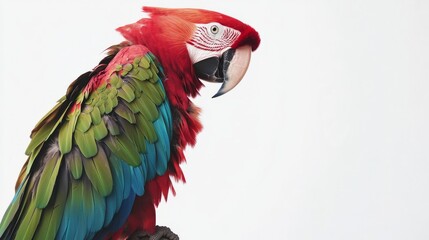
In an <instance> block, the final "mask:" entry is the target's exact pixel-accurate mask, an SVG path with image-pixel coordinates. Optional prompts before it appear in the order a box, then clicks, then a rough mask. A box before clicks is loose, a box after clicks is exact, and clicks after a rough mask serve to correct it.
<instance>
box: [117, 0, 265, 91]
mask: <svg viewBox="0 0 429 240" xmlns="http://www.w3.org/2000/svg"><path fill="white" fill-rule="evenodd" d="M143 11H145V12H146V13H148V14H149V18H144V19H141V20H139V21H138V22H136V23H133V24H129V25H126V26H123V27H120V28H118V31H119V32H121V33H122V35H123V36H124V37H125V38H126V39H128V40H129V41H131V42H133V43H137V44H143V45H145V46H147V47H148V48H149V50H150V51H152V52H153V53H154V54H155V56H157V57H158V59H159V60H160V62H161V64H162V66H163V67H164V70H165V71H166V73H167V76H168V77H169V78H170V76H169V75H170V74H176V75H177V74H179V76H178V78H180V81H181V82H182V84H183V87H184V90H185V92H186V93H187V94H189V95H192V96H195V95H196V94H197V93H198V89H199V88H200V87H201V86H202V83H201V81H199V79H202V80H205V81H209V82H218V83H222V86H221V88H220V89H219V91H218V92H217V93H216V94H215V95H214V96H213V97H217V96H220V95H222V94H225V93H226V92H228V91H230V90H231V89H232V88H234V87H235V86H236V85H237V84H238V83H239V82H240V81H241V79H242V78H243V76H244V74H245V73H246V70H247V67H248V66H249V62H250V56H251V52H252V51H254V50H256V49H257V48H258V46H259V43H260V38H259V34H258V33H257V32H256V31H255V30H254V29H253V28H252V27H250V26H249V25H247V24H244V23H242V22H240V21H239V20H237V19H234V18H232V17H229V16H226V15H224V14H221V13H217V12H213V11H208V10H201V9H170V8H155V7H143Z"/></svg>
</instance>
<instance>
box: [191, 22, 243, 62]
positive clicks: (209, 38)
mask: <svg viewBox="0 0 429 240" xmlns="http://www.w3.org/2000/svg"><path fill="white" fill-rule="evenodd" d="M196 26H197V28H196V30H195V33H194V35H193V36H192V38H191V39H190V40H189V41H188V42H187V43H186V47H187V49H188V53H189V56H190V57H191V60H192V63H196V62H198V61H200V60H203V59H206V58H208V57H219V56H221V55H222V53H223V52H224V51H226V50H228V49H230V48H231V46H232V44H233V43H234V42H235V40H237V39H238V37H239V36H240V32H239V31H237V30H235V29H232V28H229V27H225V26H223V25H221V24H220V23H216V22H214V23H207V24H196Z"/></svg>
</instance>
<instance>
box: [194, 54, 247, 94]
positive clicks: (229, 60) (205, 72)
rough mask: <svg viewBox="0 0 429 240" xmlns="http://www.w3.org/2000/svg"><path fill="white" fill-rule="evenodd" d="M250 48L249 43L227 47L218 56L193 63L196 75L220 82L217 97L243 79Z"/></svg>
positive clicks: (203, 78)
mask: <svg viewBox="0 0 429 240" xmlns="http://www.w3.org/2000/svg"><path fill="white" fill-rule="evenodd" d="M251 53H252V48H251V46H249V45H245V46H241V47H239V48H237V49H229V50H227V51H226V52H224V53H223V54H222V56H221V57H220V58H217V57H212V58H207V59H204V60H202V61H200V62H197V63H195V64H194V68H195V72H196V74H197V77H198V78H200V79H202V80H206V81H209V82H219V83H222V86H221V87H220V89H219V91H218V92H217V93H216V94H215V95H214V96H213V97H214V98H215V97H218V96H221V95H223V94H225V93H227V92H229V91H230V90H231V89H233V88H234V87H235V86H237V84H238V83H239V82H240V81H241V79H243V77H244V74H245V73H246V71H247V68H248V67H249V63H250V56H251Z"/></svg>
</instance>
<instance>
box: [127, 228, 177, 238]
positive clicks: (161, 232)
mask: <svg viewBox="0 0 429 240" xmlns="http://www.w3.org/2000/svg"><path fill="white" fill-rule="evenodd" d="M128 240H179V236H177V234H175V233H174V232H172V231H171V230H170V228H168V227H164V226H156V231H155V233H154V234H152V235H150V234H149V233H147V232H143V231H137V232H135V233H134V234H133V235H131V236H130V237H129V238H128Z"/></svg>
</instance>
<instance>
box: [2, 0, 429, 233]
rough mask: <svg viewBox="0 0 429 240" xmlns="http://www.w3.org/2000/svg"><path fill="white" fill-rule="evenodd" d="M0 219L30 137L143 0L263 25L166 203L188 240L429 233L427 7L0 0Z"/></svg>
mask: <svg viewBox="0 0 429 240" xmlns="http://www.w3.org/2000/svg"><path fill="white" fill-rule="evenodd" d="M0 4H1V5H0V7H1V8H0V19H1V26H0V34H1V37H0V47H1V49H0V51H1V52H0V84H1V85H0V109H1V111H2V113H1V118H0V121H1V124H0V183H1V191H2V194H1V195H0V214H2V213H3V212H4V211H5V209H6V207H7V205H8V204H9V202H10V200H11V199H12V197H13V186H14V184H15V179H16V177H17V175H18V172H19V170H20V168H21V165H22V164H23V163H24V161H25V159H26V157H25V155H24V150H25V148H26V147H27V144H28V143H29V133H30V131H31V129H32V128H33V126H34V125H35V123H36V122H37V121H38V120H39V119H40V118H41V117H42V116H43V115H44V114H45V113H46V112H47V111H48V110H50V108H51V107H52V106H53V105H54V103H55V101H56V100H57V99H58V98H60V97H61V96H62V95H63V94H64V93H65V90H66V88H67V86H68V85H69V84H70V82H71V81H72V80H74V79H75V78H76V77H77V76H78V75H80V74H81V73H83V72H84V71H87V70H88V69H90V68H92V67H93V66H94V65H95V64H96V63H97V62H98V61H99V60H100V59H101V58H102V57H103V54H102V51H103V50H104V49H105V48H106V47H108V46H110V45H112V44H115V43H118V42H120V41H121V37H120V35H119V34H118V33H116V32H115V31H114V29H115V28H116V27H118V26H121V25H123V24H126V23H130V22H133V21H135V20H137V19H139V18H140V17H142V13H141V12H140V7H141V6H142V5H143V4H146V5H155V6H165V7H196V8H207V9H212V10H216V11H220V12H223V13H226V14H228V15H231V16H234V17H236V18H238V19H240V20H242V21H244V22H246V23H248V24H250V25H252V26H253V27H254V28H255V29H257V30H258V31H259V33H260V35H261V38H262V43H261V46H260V48H259V49H258V50H257V51H256V52H255V54H254V55H253V59H252V62H251V65H250V68H249V71H248V73H247V75H246V77H245V79H243V81H242V82H241V84H240V85H239V86H238V87H237V88H236V89H234V90H233V91H232V92H230V93H228V94H226V95H225V96H222V97H219V98H217V99H211V96H212V95H213V94H214V93H215V92H216V90H217V88H218V87H219V85H215V86H214V85H208V87H207V88H205V89H204V90H203V91H202V92H201V95H202V96H201V97H199V98H198V99H196V100H195V101H196V102H197V103H198V104H199V105H200V106H201V107H202V108H203V110H204V111H203V115H202V122H203V124H204V126H205V129H204V131H203V133H201V134H200V135H199V137H198V144H197V146H196V147H195V148H194V149H188V151H187V153H186V154H187V158H188V164H187V165H185V166H184V167H183V168H184V171H185V174H186V176H187V180H188V183H187V184H185V185H182V184H176V190H177V196H176V197H174V198H173V197H171V198H170V199H169V200H168V203H164V202H163V203H162V204H161V205H160V207H159V210H158V224H161V225H167V226H169V227H171V228H172V229H173V231H175V232H177V233H178V234H179V235H180V236H181V238H182V239H185V240H188V239H190V240H192V239H294V240H301V239H302V240H303V239H329V240H332V239H338V240H342V239H359V240H360V239H398V240H399V239H414V240H416V239H429V228H428V223H429V189H428V187H429V175H428V172H429V162H428V159H429V148H428V146H429V139H428V136H429V127H428V124H427V123H428V122H429V107H428V106H429V94H428V93H429V81H428V80H429V14H428V11H429V2H428V1H423V0H421V1H418V0H403V1H399V0H385V1H382V0H378V1H375V0H364V1H352V0H347V1H343V0H325V1H309V0H307V1H306V0H301V1H292V0H291V1H274V0H271V1H269V0H268V1H255V2H250V1H234V3H231V1H226V0H217V1H211V2H208V1H196V0H195V1H185V0H182V1H128V2H125V1H106V0H103V1H101V0H100V1H83V0H82V1H80V0H79V1H70V2H61V3H60V1H42V0H40V1H12V0H7V1H1V2H0Z"/></svg>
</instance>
